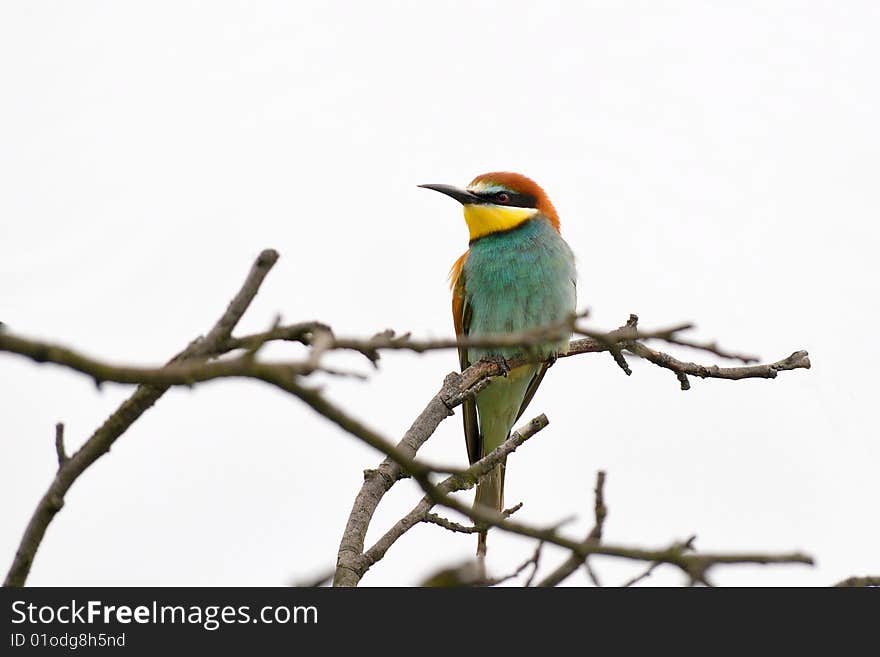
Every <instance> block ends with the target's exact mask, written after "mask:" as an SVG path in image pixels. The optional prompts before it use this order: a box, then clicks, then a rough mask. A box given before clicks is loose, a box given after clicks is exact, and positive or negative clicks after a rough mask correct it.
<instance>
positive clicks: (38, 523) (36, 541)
mask: <svg viewBox="0 0 880 657" xmlns="http://www.w3.org/2000/svg"><path fill="white" fill-rule="evenodd" d="M277 260H278V253H277V252H276V251H273V250H271V249H269V250H266V251H263V252H262V253H261V254H260V255H259V257H258V258H257V260H256V262H255V263H254V265H253V267H252V268H251V270H250V273H249V274H248V276H247V278H246V279H245V282H244V284H243V285H242V288H241V289H240V290H239V292H238V294H236V295H235V297H233V299H232V301H231V302H230V303H229V306H228V307H227V309H226V312H224V313H223V315H221V317H220V319H219V320H217V323H216V324H214V326H213V328H212V329H211V330H210V331H209V332H208V335H206V336H205V337H204V338H200V339H197V340H195V341H194V342H192V343H191V344H190V345H189V346H188V347H187V348H186V349H184V350H183V351H182V352H180V353H179V354H178V355H177V356H175V357H174V358H173V359H172V360H171V362H172V363H176V362H180V361H184V360H187V359H194V358H206V357H209V356H211V355H214V354H215V353H216V352H217V350H218V349H219V348H220V347H221V346H222V345H224V344H225V343H226V341H227V340H228V339H229V336H230V334H231V332H232V330H233V329H234V328H235V326H236V324H237V323H238V321H239V320H240V319H241V316H242V315H243V314H244V312H245V311H246V310H247V308H248V306H249V305H250V303H251V301H253V299H254V297H255V296H256V294H257V291H258V290H259V289H260V285H261V284H262V282H263V279H264V278H265V277H266V274H268V273H269V270H270V269H271V268H272V267H273V265H274V264H275V262H276V261H277ZM7 337H10V336H8V335H6V334H5V333H0V338H7ZM166 390H168V388H167V387H166V386H147V385H142V386H139V387H138V388H137V390H135V392H134V393H133V394H132V395H131V397H129V398H128V399H127V400H126V401H125V402H123V403H122V405H121V406H120V407H119V408H118V409H117V410H116V411H115V412H114V413H113V414H112V415H111V416H110V417H109V418H107V420H106V421H105V422H104V424H102V425H101V426H100V427H99V428H98V429H97V430H96V431H95V433H93V434H92V436H91V437H90V438H89V439H88V440H87V441H86V442H85V443H84V444H83V446H82V447H80V448H79V449H78V450H77V451H76V453H75V454H73V455H72V456H70V457H69V458H68V459H66V460H65V461H64V464H63V465H61V466H60V467H59V468H58V472H57V473H56V474H55V478H54V479H53V480H52V483H51V484H50V485H49V489H48V490H47V491H46V493H45V494H44V495H43V497H42V498H41V499H40V502H39V503H38V504H37V508H36V509H35V510H34V513H33V515H32V516H31V519H30V522H28V525H27V528H26V529H25V531H24V535H23V536H22V538H21V542H20V543H19V546H18V549H17V551H16V553H15V558H14V559H13V562H12V565H11V567H10V568H9V572H8V573H7V574H6V579H5V580H4V582H3V584H4V586H23V585H24V583H25V581H26V580H27V576H28V573H29V572H30V569H31V564H32V563H33V560H34V556H35V555H36V553H37V549H38V548H39V547H40V543H41V542H42V540H43V536H44V535H45V533H46V528H47V527H48V526H49V523H50V522H52V519H53V518H54V517H55V514H56V513H58V511H60V510H61V507H62V506H63V505H64V496H65V494H66V493H67V491H68V490H69V489H70V487H71V486H72V485H73V482H75V481H76V480H77V478H78V477H79V476H80V475H81V474H82V473H83V472H85V470H86V469H87V468H88V467H89V466H91V465H92V463H94V462H95V461H96V460H98V459H99V458H100V457H101V456H103V455H104V454H106V453H107V452H108V451H110V447H111V446H112V445H113V443H114V442H115V441H116V439H117V438H118V437H119V436H121V435H122V434H123V433H124V432H125V431H126V430H127V429H128V428H129V427H130V426H131V425H132V423H134V422H135V421H136V420H137V419H138V418H139V417H140V416H141V415H143V413H144V412H145V411H147V409H149V408H150V407H151V406H152V405H153V404H155V403H156V401H157V400H158V399H159V398H160V397H161V396H162V395H163V394H165V391H166Z"/></svg>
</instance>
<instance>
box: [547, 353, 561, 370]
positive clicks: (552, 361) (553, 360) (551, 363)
mask: <svg viewBox="0 0 880 657" xmlns="http://www.w3.org/2000/svg"><path fill="white" fill-rule="evenodd" d="M557 360H559V356H557V355H556V354H550V357H549V358H548V359H547V360H546V363H547V368H548V369H549V368H551V367H553V366H554V365H556V361H557Z"/></svg>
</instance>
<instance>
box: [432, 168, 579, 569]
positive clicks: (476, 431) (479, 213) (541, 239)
mask: <svg viewBox="0 0 880 657" xmlns="http://www.w3.org/2000/svg"><path fill="white" fill-rule="evenodd" d="M421 187H425V188H427V189H432V190H435V191H438V192H441V193H443V194H446V195H447V196H451V197H452V198H454V199H455V200H456V201H458V202H459V203H461V204H462V205H463V206H464V219H465V222H466V223H467V227H468V231H469V233H470V249H469V250H468V251H466V252H465V253H464V255H462V256H461V257H460V258H459V259H458V260H457V261H456V262H455V264H454V265H453V266H452V270H451V271H450V273H449V277H450V280H451V287H452V316H453V320H454V322H455V333H456V335H459V336H480V335H487V334H495V335H498V334H503V333H513V332H520V331H527V330H529V329H534V328H538V327H542V326H547V325H548V324H555V323H558V322H563V321H565V320H566V319H567V318H569V317H570V316H571V315H572V314H573V313H574V312H575V306H576V296H575V286H576V280H577V274H576V272H575V264H574V255H573V254H572V252H571V249H570V248H569V247H568V244H566V242H565V240H563V239H562V236H561V235H560V233H559V216H558V215H557V214H556V209H555V208H554V207H553V204H552V203H551V202H550V199H549V198H547V194H545V193H544V190H543V189H541V187H540V186H539V185H538V184H537V183H536V182H535V181H533V180H531V179H530V178H527V177H526V176H524V175H522V174H519V173H510V172H495V173H484V174H482V175H480V176H477V177H476V178H474V179H473V181H471V183H470V184H469V185H468V186H467V188H466V189H460V188H457V187H452V186H450V185H421ZM567 345H568V339H564V340H561V341H558V342H551V343H547V344H542V345H539V346H538V347H537V349H535V350H532V353H531V354H530V355H532V356H537V358H538V359H552V357H553V356H554V355H555V354H556V353H558V351H560V350H563V349H565V348H566V347H567ZM524 355H525V354H524V352H523V350H522V349H517V348H493V349H483V348H475V347H470V348H460V349H459V350H458V357H459V362H460V364H461V369H462V370H464V369H465V368H467V367H468V366H470V364H471V363H475V362H477V361H478V360H480V359H482V358H487V357H488V358H492V359H504V362H506V360H507V359H511V358H515V357H518V356H524ZM548 367H549V365H548V364H547V363H546V362H543V363H540V364H528V365H522V366H520V367H517V368H514V369H513V370H511V371H510V372H508V373H507V376H506V377H503V378H502V377H497V378H495V379H492V382H491V383H490V384H489V385H488V387H486V388H485V389H483V390H481V391H480V392H479V393H478V394H477V395H476V399H469V400H466V401H465V402H464V404H463V408H464V435H465V442H466V443H467V452H468V458H469V459H470V462H471V463H474V462H475V461H477V460H479V459H480V458H482V457H483V456H485V455H487V454H488V453H489V452H491V451H492V450H494V449H495V448H496V447H498V446H499V445H500V444H501V443H503V442H504V441H505V440H507V438H508V436H509V435H510V431H511V429H512V427H513V424H514V423H515V422H516V421H517V420H518V419H519V417H520V416H521V415H522V414H523V412H524V411H525V409H526V407H527V406H528V405H529V402H530V401H531V400H532V397H533V396H534V394H535V391H536V390H537V389H538V385H540V383H541V380H542V379H543V378H544V374H545V373H546V371H547V368H548ZM504 472H505V465H504V464H500V465H498V466H496V467H495V469H494V470H493V471H491V472H489V473H488V474H486V475H485V476H484V477H483V478H482V479H481V480H480V482H479V483H478V485H477V494H476V497H475V499H474V505H475V506H476V505H483V506H485V507H488V508H490V509H493V510H496V511H501V510H502V509H503V508H504ZM477 554H478V555H481V556H484V555H485V554H486V534H485V532H482V533H480V537H479V541H478V543H477Z"/></svg>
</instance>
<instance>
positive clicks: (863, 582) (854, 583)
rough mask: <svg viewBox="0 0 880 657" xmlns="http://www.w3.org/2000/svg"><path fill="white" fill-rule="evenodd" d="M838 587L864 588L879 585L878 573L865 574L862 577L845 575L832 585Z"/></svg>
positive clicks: (879, 577)
mask: <svg viewBox="0 0 880 657" xmlns="http://www.w3.org/2000/svg"><path fill="white" fill-rule="evenodd" d="M834 586H835V587H839V588H856V587H857V588H865V587H873V586H880V575H866V576H863V577H858V576H854V577H847V578H846V579H844V580H841V581H839V582H838V583H837V584H835V585H834Z"/></svg>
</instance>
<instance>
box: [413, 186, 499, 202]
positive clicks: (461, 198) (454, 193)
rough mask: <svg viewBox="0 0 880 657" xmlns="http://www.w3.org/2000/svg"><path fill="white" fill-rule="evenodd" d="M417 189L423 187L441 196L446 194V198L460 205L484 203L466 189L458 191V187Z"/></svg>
mask: <svg viewBox="0 0 880 657" xmlns="http://www.w3.org/2000/svg"><path fill="white" fill-rule="evenodd" d="M419 187H424V188H425V189H433V190H434V191H435V192H440V193H441V194H446V196H451V197H452V198H454V199H455V200H456V201H458V202H459V203H461V204H462V205H474V204H476V203H485V201H484V200H483V199H482V198H480V197H479V196H477V195H476V194H471V193H470V192H469V191H468V190H466V189H460V188H459V187H453V186H452V185H419Z"/></svg>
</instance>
